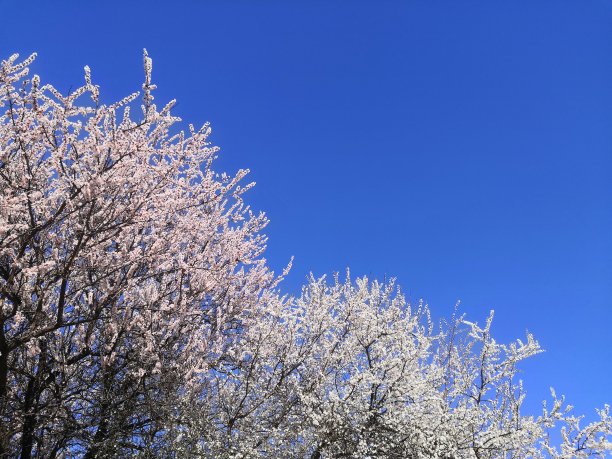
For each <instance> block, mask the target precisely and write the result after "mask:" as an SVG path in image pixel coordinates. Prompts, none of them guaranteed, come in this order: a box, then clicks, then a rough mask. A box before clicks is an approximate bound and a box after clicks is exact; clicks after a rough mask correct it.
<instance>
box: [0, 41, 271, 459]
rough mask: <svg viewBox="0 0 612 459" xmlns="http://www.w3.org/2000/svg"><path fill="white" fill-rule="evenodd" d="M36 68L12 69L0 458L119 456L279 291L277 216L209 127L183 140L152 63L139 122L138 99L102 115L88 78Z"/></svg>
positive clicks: (1, 297) (2, 258)
mask: <svg viewBox="0 0 612 459" xmlns="http://www.w3.org/2000/svg"><path fill="white" fill-rule="evenodd" d="M34 58H35V55H32V56H30V57H29V58H28V59H26V60H25V61H23V62H21V63H17V59H18V56H17V55H14V56H11V57H10V58H9V59H8V60H6V61H3V62H2V65H1V68H0V107H2V110H3V112H2V114H1V115H0V188H1V189H2V193H1V194H0V209H1V213H0V302H1V303H0V306H1V307H0V424H1V427H0V429H1V430H0V457H2V456H6V455H10V456H12V455H14V454H16V452H17V451H19V454H20V455H21V457H24V458H26V457H31V456H36V457H56V456H58V455H59V454H60V453H61V452H62V451H66V450H70V451H77V452H80V453H83V454H84V455H85V456H86V457H94V456H96V457H97V456H99V455H100V453H99V451H102V450H103V449H105V450H108V451H110V452H108V454H111V455H117V454H119V455H122V454H123V453H121V451H123V450H122V448H123V449H125V451H127V450H130V448H136V449H138V448H141V447H142V445H143V444H145V443H147V444H148V443H155V441H156V439H157V438H158V437H159V436H160V435H161V434H160V431H162V430H163V429H162V426H161V424H159V423H163V422H165V417H166V416H167V413H166V411H165V410H166V409H168V410H172V408H173V407H169V406H167V405H166V404H165V401H166V400H167V396H168V395H169V391H181V390H185V387H187V386H188V385H189V384H190V381H191V380H192V379H195V378H196V377H197V375H198V374H199V372H201V371H203V370H204V369H205V368H206V365H205V361H206V359H207V358H208V356H209V355H212V354H216V353H219V352H221V350H222V348H223V346H224V343H225V340H224V336H225V335H226V334H229V333H231V330H232V329H234V328H237V327H239V326H240V321H239V317H240V314H241V313H242V311H244V310H247V309H249V308H251V307H252V305H253V304H254V302H255V301H256V299H257V298H258V296H259V294H260V292H261V291H262V290H263V289H266V288H269V287H271V286H272V284H274V282H275V281H276V280H275V279H274V277H273V274H272V273H271V272H270V271H269V270H268V269H267V267H266V265H265V260H264V259H263V258H262V257H261V254H262V252H263V250H264V248H265V243H266V239H265V237H264V236H263V235H262V234H261V230H262V228H264V227H265V225H266V223H267V220H266V217H265V215H264V214H254V213H253V212H252V211H251V210H250V209H249V207H248V206H247V205H245V204H244V202H243V199H242V194H243V193H244V192H245V191H247V190H248V189H249V188H250V187H251V186H252V184H249V185H246V186H244V185H241V184H240V183H241V181H242V179H243V178H244V176H245V175H246V174H247V172H248V171H246V170H240V171H239V172H238V173H237V174H236V176H234V177H230V176H227V175H225V174H218V173H216V172H215V171H214V169H213V167H212V166H213V160H214V158H215V155H216V152H217V149H216V148H214V147H211V146H210V145H209V142H208V140H207V139H208V136H209V134H210V127H209V126H208V125H207V124H206V125H204V126H203V127H202V128H201V129H197V130H196V129H195V128H194V127H193V126H190V127H189V134H185V133H183V132H178V131H177V132H174V131H173V127H174V125H175V124H176V123H177V121H179V119H178V118H176V117H174V116H172V115H171V112H170V110H171V108H172V106H173V104H174V101H172V102H170V103H169V104H167V105H166V106H165V107H163V108H162V109H161V110H160V109H158V108H157V107H156V105H155V104H154V103H153V96H152V93H151V92H152V90H153V89H155V86H154V85H153V84H152V83H151V67H152V63H151V59H150V58H149V57H148V56H147V54H146V52H145V54H144V68H145V82H144V84H143V86H142V94H143V97H142V105H141V107H140V114H139V115H138V116H137V117H136V118H135V119H136V120H133V119H132V115H131V110H130V108H133V107H132V106H133V105H134V104H133V102H134V101H135V100H136V99H137V97H138V93H134V94H132V95H130V96H128V97H126V98H124V99H123V100H121V101H119V102H116V103H112V104H103V103H102V102H101V97H100V91H99V89H98V86H96V85H94V84H93V83H92V80H91V76H90V71H89V69H88V68H87V67H85V85H83V86H82V87H80V88H78V89H76V90H75V91H73V92H72V93H70V94H68V95H62V94H61V93H60V92H59V91H57V90H56V89H55V88H54V87H53V86H51V85H48V84H47V85H42V84H41V82H40V78H39V77H38V76H37V75H35V76H34V77H32V78H31V79H26V78H27V75H28V66H29V65H30V64H31V63H32V61H33V60H34ZM85 96H90V99H91V101H89V102H88V101H84V102H83V101H82V99H83V98H84V97H85ZM162 421H163V422H162ZM109 448H110V449H109ZM120 453H121V454H120Z"/></svg>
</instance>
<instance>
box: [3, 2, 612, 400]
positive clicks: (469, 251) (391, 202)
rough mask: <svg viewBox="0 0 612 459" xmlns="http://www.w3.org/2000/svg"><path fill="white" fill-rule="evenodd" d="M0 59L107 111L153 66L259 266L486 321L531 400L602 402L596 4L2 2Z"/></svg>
mask: <svg viewBox="0 0 612 459" xmlns="http://www.w3.org/2000/svg"><path fill="white" fill-rule="evenodd" d="M0 15H1V17H2V20H1V25H0V55H1V56H2V57H3V58H4V57H6V56H8V55H9V54H11V53H12V52H20V53H23V54H27V53H30V52H32V51H38V52H39V59H38V61H37V63H36V64H35V66H34V71H35V72H37V73H39V74H41V76H42V78H43V80H44V81H50V82H52V83H54V84H56V85H57V86H58V87H59V88H60V89H63V90H68V89H69V88H71V87H73V88H74V87H76V86H78V85H80V84H81V83H82V81H83V78H82V68H83V65H85V64H88V65H90V66H91V68H92V74H93V78H94V80H95V82H96V83H99V84H101V85H102V95H103V97H104V98H106V100H111V99H112V98H116V97H119V96H123V95H126V94H128V93H129V92H131V91H132V90H134V89H137V88H139V86H140V83H141V81H142V78H141V77H142V64H141V53H142V51H141V50H142V48H143V47H146V48H148V50H149V53H150V54H151V56H152V57H153V59H154V72H153V76H154V80H155V82H156V83H157V84H158V86H159V90H158V91H157V94H156V97H157V100H158V101H160V102H166V101H168V100H169V99H171V98H177V99H178V101H179V103H178V106H177V108H176V110H175V111H176V113H177V114H178V115H180V116H182V117H183V119H184V120H185V121H186V122H193V123H194V124H201V123H203V122H204V121H206V120H209V121H211V122H212V125H213V132H214V135H213V139H212V140H213V141H214V142H215V143H216V144H217V145H220V146H221V147H222V152H221V158H220V162H219V167H220V168H222V169H224V170H227V171H229V172H232V171H235V170H236V169H237V168H238V167H249V168H250V169H251V170H252V175H251V177H252V179H254V180H256V181H257V183H258V185H257V187H256V188H255V189H254V190H253V191H252V192H250V195H249V196H248V201H249V202H250V203H251V204H252V206H253V207H254V208H256V209H261V210H265V211H266V212H267V213H268V215H269V217H270V219H271V224H270V226H269V229H268V234H269V236H270V244H269V249H268V252H267V257H268V258H269V260H270V262H271V263H272V265H273V266H274V267H276V268H277V269H279V268H280V267H281V266H283V265H284V264H285V263H286V261H287V260H288V259H289V258H290V256H291V255H295V257H296V261H295V267H294V269H293V272H292V274H291V275H290V277H289V278H288V279H287V281H286V283H285V287H284V288H285V289H286V290H289V291H296V290H297V288H298V286H299V285H300V284H301V283H302V282H303V280H304V279H305V276H306V274H307V273H308V272H309V271H311V270H312V271H313V272H314V273H315V274H317V275H320V274H324V273H332V272H334V271H343V270H344V269H345V267H347V266H350V267H351V269H352V272H353V273H354V274H356V275H362V274H371V275H373V276H376V277H383V276H385V275H387V276H396V277H397V278H398V280H399V282H400V284H401V285H402V286H403V287H404V289H405V291H406V292H407V294H408V296H409V297H410V298H411V299H413V300H418V299H419V298H424V299H425V300H426V301H428V302H429V304H430V306H431V307H432V309H433V311H434V313H435V314H436V315H437V316H441V315H448V314H449V313H450V312H451V311H452V308H453V305H454V304H455V302H456V301H457V300H459V299H460V300H461V301H462V310H463V311H464V312H466V313H468V315H469V317H470V318H471V319H473V320H482V319H484V317H485V316H486V314H487V311H488V310H489V309H491V308H493V309H495V310H496V325H495V330H496V333H497V335H498V336H499V337H500V338H501V339H504V340H508V339H510V338H514V337H517V336H522V335H524V331H525V329H529V330H530V331H532V332H533V333H534V334H535V335H536V337H538V338H539V340H540V342H541V343H542V345H543V346H544V347H545V348H546V349H547V353H546V354H543V355H541V356H538V357H536V358H534V359H533V360H532V361H531V362H530V363H528V364H526V365H524V369H525V382H526V387H527V390H528V392H529V397H528V400H530V403H529V407H530V408H536V407H538V406H539V400H541V399H542V398H543V397H546V396H547V394H548V387H549V386H550V385H554V386H555V388H556V389H557V391H558V392H559V393H565V394H566V395H567V396H568V399H569V400H570V401H571V402H573V403H574V404H575V405H576V406H577V408H578V409H579V411H586V410H589V409H590V408H592V407H594V406H597V405H602V404H603V403H604V402H606V401H607V402H612V382H611V381H612V337H611V329H612V180H611V178H612V177H611V176H612V2H610V1H609V0H606V1H604V0H592V1H585V0H573V1H563V0H550V1H545V0H524V1H511V2H509V1H497V0H487V1H479V2H476V1H467V0H466V1H460V0H452V1H450V0H449V1H435V0H428V1H425V0H423V1H399V0H398V1H396V2H391V1H371V2H369V3H368V2H362V1H354V0H353V1H334V0H328V1H308V2H306V1H303V2H287V1H274V2H273V1H249V2H247V1H232V2H222V1H218V2H195V1H193V2H180V1H167V2H156V1H146V2H135V1H132V2H118V1H110V0H106V1H104V2H95V4H94V2H83V1H74V2H71V3H69V2H61V1H56V2H35V1H31V2H23V1H7V0H0Z"/></svg>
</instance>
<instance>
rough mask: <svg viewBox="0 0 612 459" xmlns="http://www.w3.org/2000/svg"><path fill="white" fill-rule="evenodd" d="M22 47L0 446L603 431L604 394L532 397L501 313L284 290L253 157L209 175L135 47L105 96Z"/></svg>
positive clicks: (200, 449)
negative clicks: (135, 68)
mask: <svg viewBox="0 0 612 459" xmlns="http://www.w3.org/2000/svg"><path fill="white" fill-rule="evenodd" d="M34 58H35V56H34V55H33V56H30V57H29V58H27V59H25V60H24V61H22V62H18V56H17V55H14V56H11V57H10V58H9V59H7V60H5V61H3V62H2V64H1V66H0V108H1V110H0V457H21V458H32V457H36V458H60V457H64V458H67V457H84V458H111V457H142V458H157V457H159V458H162V457H163V458H166V457H171V458H172V457H174V458H191V457H207V458H228V459H229V458H236V459H238V458H256V457H274V458H276V457H287V458H311V459H317V458H319V459H322V458H413V459H416V458H440V459H441V458H445V459H450V458H452V459H463V458H466V459H468V458H469V459H493V458H514V459H519V458H520V459H523V458H534V459H540V458H547V457H550V458H553V459H570V458H577V459H579V458H587V457H600V458H603V457H607V456H606V454H607V453H608V452H610V451H611V450H612V443H611V441H610V440H611V438H610V437H611V433H612V418H611V417H610V414H609V410H608V407H605V408H604V409H602V410H600V411H599V412H598V417H599V419H598V420H596V421H593V422H591V423H590V424H588V425H586V426H581V419H582V418H581V417H579V416H574V415H572V413H571V411H570V410H569V407H568V406H567V405H565V402H564V400H563V399H562V398H557V397H556V396H555V395H554V393H553V396H552V400H551V402H550V403H549V406H548V407H547V406H545V407H544V410H543V412H542V413H541V414H540V415H538V416H534V415H533V414H529V413H523V411H522V403H523V400H524V397H525V393H524V391H523V387H522V383H521V382H520V380H518V377H517V365H519V364H520V362H521V361H522V360H524V359H526V358H529V357H531V356H533V355H535V354H537V353H539V352H541V349H540V347H539V345H538V343H537V341H536V340H535V339H534V338H533V337H532V336H530V335H528V336H527V338H526V340H525V341H524V342H522V341H519V340H517V341H516V342H514V343H511V344H508V345H504V344H500V343H498V342H497V341H495V340H494V339H493V338H492V336H491V324H492V315H491V316H490V317H489V319H488V320H487V321H486V323H485V325H484V326H479V325H478V324H476V323H471V322H468V321H466V320H465V318H464V317H461V316H459V317H453V318H452V319H451V320H449V321H447V322H445V323H443V324H441V325H435V324H434V323H433V322H432V320H431V319H430V314H429V310H428V308H427V306H426V305H424V304H418V305H416V306H411V305H410V304H407V303H406V301H405V299H404V298H403V296H402V295H401V292H400V291H399V289H398V288H396V286H395V285H394V283H393V282H390V283H387V284H381V283H378V282H370V281H368V280H367V279H365V278H362V279H357V280H356V281H355V282H352V281H351V280H350V278H349V276H348V275H347V280H346V281H344V282H341V281H340V280H339V279H338V278H337V277H336V278H335V279H334V281H333V282H331V283H330V282H328V281H327V280H326V279H325V278H322V279H314V278H311V279H310V280H309V281H308V282H307V284H306V285H305V287H304V288H303V291H302V293H301V295H300V296H298V297H295V298H294V297H289V296H284V295H283V294H282V293H281V292H280V291H279V290H278V283H279V281H280V280H281V279H282V277H283V275H284V274H286V272H284V273H283V274H281V275H280V276H278V277H276V276H275V275H274V274H273V273H272V272H271V271H270V270H269V269H268V267H267V266H266V262H265V259H264V258H263V255H262V254H263V251H264V249H265V245H266V238H265V236H264V235H263V234H262V230H263V228H264V227H265V225H266V223H267V220H266V217H265V215H264V214H261V213H260V214H255V213H253V212H252V211H251V210H250V208H249V207H248V206H247V205H246V204H245V203H244V201H243V194H244V192H245V191H247V190H248V189H249V188H250V187H251V186H252V184H248V185H242V181H243V179H244V177H245V175H246V174H247V171H245V170H241V171H239V172H238V173H237V174H236V175H235V176H233V177H232V176H228V175H225V174H218V173H217V172H215V170H214V168H213V165H214V159H215V156H216V153H217V149H216V148H215V147H212V146H211V145H210V144H209V141H208V137H209V135H210V127H209V126H208V125H207V124H206V125H204V126H203V127H202V128H201V129H197V130H196V129H195V128H194V127H193V126H189V131H188V133H187V134H185V133H184V132H182V131H180V130H179V129H177V125H178V124H177V123H178V122H179V121H180V120H179V119H178V118H177V117H175V116H173V115H172V114H171V109H172V106H173V105H174V102H173V101H172V102H170V103H169V104H167V105H165V106H164V107H163V108H161V109H159V108H158V107H157V106H156V104H155V103H154V98H153V95H152V91H153V90H154V89H155V86H154V85H153V84H152V82H151V70H152V63H151V59H150V58H149V57H148V55H147V54H146V51H145V54H144V69H145V81H144V84H143V85H142V90H141V94H138V93H134V94H132V95H130V96H128V97H126V98H124V99H122V100H120V101H118V102H114V103H104V102H103V97H102V96H101V94H100V90H99V88H98V86H97V85H95V84H94V83H93V82H92V78H91V73H90V70H89V69H88V68H87V67H85V84H84V85H83V86H82V87H80V88H78V89H76V90H74V91H73V92H71V93H69V94H66V95H64V94H61V93H60V92H59V91H58V90H56V89H55V88H54V87H53V86H51V85H49V84H41V81H40V78H39V77H38V76H36V75H35V76H33V77H32V78H29V73H28V72H29V66H30V64H32V62H33V60H34ZM139 97H140V100H141V103H140V105H139V104H138V99H139ZM132 111H134V112H137V113H138V114H137V115H133V114H132ZM551 431H555V432H560V434H561V435H560V436H561V439H562V440H561V444H560V445H557V446H555V445H553V444H552V443H551V442H550V441H549V439H548V438H549V436H548V433H549V432H551Z"/></svg>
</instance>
